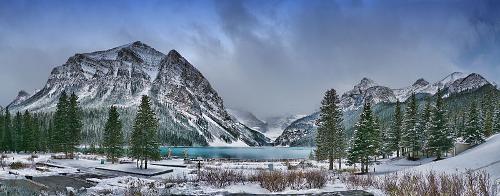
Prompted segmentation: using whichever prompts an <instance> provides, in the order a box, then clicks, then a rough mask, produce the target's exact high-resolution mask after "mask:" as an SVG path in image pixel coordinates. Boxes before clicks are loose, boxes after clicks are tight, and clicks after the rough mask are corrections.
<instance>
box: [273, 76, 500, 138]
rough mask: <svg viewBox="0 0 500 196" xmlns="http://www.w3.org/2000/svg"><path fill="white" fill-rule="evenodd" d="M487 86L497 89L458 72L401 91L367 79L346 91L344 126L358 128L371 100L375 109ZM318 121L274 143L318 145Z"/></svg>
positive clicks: (295, 125)
mask: <svg viewBox="0 0 500 196" xmlns="http://www.w3.org/2000/svg"><path fill="white" fill-rule="evenodd" d="M486 85H491V86H495V87H496V84H495V83H493V82H489V81H488V80H486V79H485V78H484V77H483V76H481V75H479V74H476V73H471V74H465V73H460V72H454V73H452V74H450V75H448V76H446V77H444V78H443V79H441V80H439V81H437V82H435V83H432V84H431V83H429V82H427V81H426V80H424V79H418V80H417V81H415V82H414V83H413V84H412V85H411V86H408V87H405V88H400V89H392V88H389V87H385V86H381V85H379V84H377V83H376V82H374V81H373V80H371V79H368V78H363V79H361V81H360V82H359V83H358V84H356V85H355V86H354V88H353V89H351V90H349V91H347V92H345V93H344V94H343V95H342V96H341V97H340V107H341V108H342V110H343V112H344V126H345V127H346V128H347V129H351V128H352V127H353V126H354V123H355V122H356V119H357V116H358V113H359V110H360V109H361V107H362V106H363V104H364V102H365V101H370V102H371V104H372V105H374V106H376V105H377V104H383V103H386V104H387V103H389V104H390V103H394V102H396V101H397V100H399V101H401V102H405V101H406V100H407V99H408V98H409V97H410V96H411V95H412V94H413V93H415V94H416V95H417V96H418V97H427V96H433V95H435V94H436V92H437V91H438V89H442V90H443V92H444V97H448V96H450V95H453V94H459V93H461V92H465V91H474V90H477V89H479V88H481V87H483V86H486ZM381 110H382V109H381ZM318 118H319V112H314V113H313V114H310V115H308V116H306V117H304V118H301V119H298V120H296V121H294V122H292V123H291V124H290V125H289V126H288V127H287V128H286V129H285V130H284V132H283V134H282V135H281V136H279V137H278V138H277V139H276V140H275V141H274V143H275V145H279V146H311V145H314V138H315V137H316V129H317V126H316V124H315V122H316V120H317V119H318Z"/></svg>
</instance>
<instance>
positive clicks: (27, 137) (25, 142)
mask: <svg viewBox="0 0 500 196" xmlns="http://www.w3.org/2000/svg"><path fill="white" fill-rule="evenodd" d="M34 128H35V122H34V121H33V118H32V116H31V114H30V113H29V112H28V111H27V110H26V111H25V112H24V115H23V124H22V131H21V133H20V135H22V136H21V138H22V141H21V146H22V147H21V148H20V150H22V151H25V152H33V151H35V150H36V149H35V144H34V143H35V138H34V130H33V129H34Z"/></svg>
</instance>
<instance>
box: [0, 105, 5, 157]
mask: <svg viewBox="0 0 500 196" xmlns="http://www.w3.org/2000/svg"><path fill="white" fill-rule="evenodd" d="M4 135H5V116H4V115H3V112H0V152H4V151H5V149H6V147H5V145H4V141H3V138H4Z"/></svg>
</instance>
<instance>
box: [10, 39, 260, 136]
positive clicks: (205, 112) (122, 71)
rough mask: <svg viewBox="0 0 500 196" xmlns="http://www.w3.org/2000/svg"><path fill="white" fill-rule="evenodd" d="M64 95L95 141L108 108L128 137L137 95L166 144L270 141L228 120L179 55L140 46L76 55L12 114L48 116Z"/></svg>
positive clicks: (16, 101)
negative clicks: (75, 101)
mask: <svg viewBox="0 0 500 196" xmlns="http://www.w3.org/2000/svg"><path fill="white" fill-rule="evenodd" d="M63 91H66V92H67V93H75V94H76V95H78V97H79V102H80V105H81V107H82V108H83V110H84V114H85V115H84V122H87V121H88V123H85V127H84V132H85V133H84V134H90V135H92V134H93V133H94V132H96V133H97V134H94V135H95V137H100V135H101V134H102V133H101V131H102V130H103V127H104V123H105V122H104V120H103V119H106V116H107V109H108V108H109V107H110V106H111V105H115V106H118V107H119V108H120V112H121V114H122V119H123V120H124V121H127V122H126V123H125V127H124V129H125V131H126V133H130V130H131V123H130V122H132V120H133V118H134V116H135V111H136V108H137V106H138V105H139V103H140V100H141V96H142V95H148V96H150V97H151V100H152V102H153V105H154V107H155V108H156V112H157V114H158V118H159V120H160V122H161V123H160V124H161V126H160V137H161V141H162V142H163V143H164V144H167V145H169V144H170V145H201V146H205V145H211V146H219V145H222V146H231V145H235V146H261V145H268V143H269V142H270V140H269V139H268V138H267V137H265V136H264V135H263V134H262V133H260V132H258V131H255V130H253V129H251V128H248V127H247V126H245V125H244V124H241V123H240V122H238V121H236V120H234V119H231V118H230V116H229V114H228V113H227V111H226V109H225V108H224V105H223V100H222V98H221V97H219V95H218V93H217V92H216V91H215V90H214V89H213V88H212V87H211V85H210V83H209V82H208V80H207V79H205V77H204V76H203V75H202V74H201V73H200V72H199V71H198V70H197V69H196V68H195V67H194V66H193V65H191V64H190V63H189V62H188V61H187V60H186V59H185V58H184V57H182V56H181V55H180V54H179V53H178V52H177V51H175V50H171V51H170V52H168V54H166V55H165V54H163V53H161V52H159V51H157V50H155V49H154V48H152V47H150V46H148V45H146V44H144V43H142V42H139V41H137V42H133V43H130V44H126V45H123V46H119V47H115V48H112V49H109V50H104V51H97V52H91V53H83V54H75V55H74V56H72V57H70V58H69V59H68V60H67V62H66V63H65V64H63V65H61V66H58V67H55V68H54V69H53V70H52V72H51V74H50V76H49V78H48V81H47V83H46V84H45V86H44V87H43V88H42V89H41V90H39V91H37V92H35V93H34V94H33V95H30V94H28V93H26V92H24V91H20V92H19V94H18V96H17V97H16V98H15V99H14V101H13V102H12V103H10V104H9V105H8V107H9V109H10V110H11V111H12V112H16V111H24V110H29V111H31V112H44V113H51V112H53V111H54V110H55V108H56V104H57V100H58V98H59V96H60V94H61V93H62V92H63ZM95 116H99V117H100V118H95ZM126 135H127V136H128V134H126ZM85 142H89V141H85Z"/></svg>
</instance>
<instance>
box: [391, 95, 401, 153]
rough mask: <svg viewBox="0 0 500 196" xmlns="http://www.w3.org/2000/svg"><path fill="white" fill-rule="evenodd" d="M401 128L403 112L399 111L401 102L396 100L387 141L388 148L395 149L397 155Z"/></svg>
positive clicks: (399, 146)
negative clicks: (388, 143)
mask: <svg viewBox="0 0 500 196" xmlns="http://www.w3.org/2000/svg"><path fill="white" fill-rule="evenodd" d="M402 128H403V113H402V112H401V103H400V102H399V100H398V101H397V102H396V108H395V109H394V116H393V121H392V126H391V129H390V131H389V133H388V141H389V142H390V145H389V146H390V149H391V150H392V151H396V155H397V157H399V152H400V149H401V132H402V131H401V130H402Z"/></svg>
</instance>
